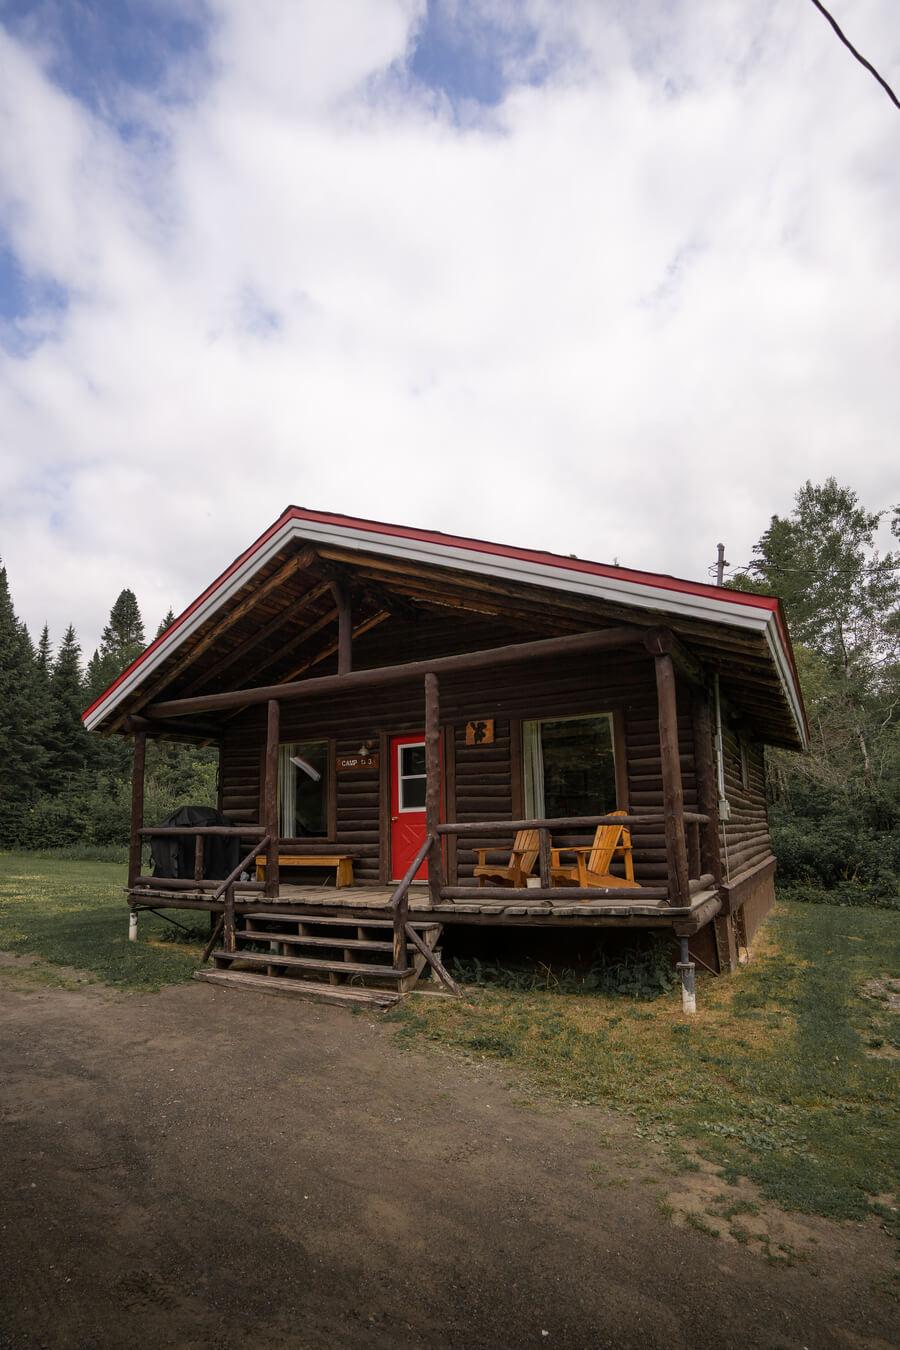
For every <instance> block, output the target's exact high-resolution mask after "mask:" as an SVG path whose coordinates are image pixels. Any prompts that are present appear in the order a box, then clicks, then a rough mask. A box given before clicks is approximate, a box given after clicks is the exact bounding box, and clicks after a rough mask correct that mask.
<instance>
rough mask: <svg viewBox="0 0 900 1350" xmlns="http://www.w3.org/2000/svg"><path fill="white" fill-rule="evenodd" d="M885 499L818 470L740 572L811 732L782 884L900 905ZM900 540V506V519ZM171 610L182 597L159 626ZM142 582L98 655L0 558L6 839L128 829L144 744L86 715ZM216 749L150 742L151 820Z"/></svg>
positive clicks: (893, 611)
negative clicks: (16, 591) (771, 605)
mask: <svg viewBox="0 0 900 1350" xmlns="http://www.w3.org/2000/svg"><path fill="white" fill-rule="evenodd" d="M886 514H887V513H886V512H884V511H873V510H869V509H867V508H866V507H865V506H863V505H862V503H861V502H860V501H859V498H858V497H857V494H856V493H855V492H854V491H853V490H852V489H851V488H849V487H845V486H841V485H840V484H838V482H837V481H836V480H835V479H834V478H829V479H827V480H826V481H825V482H824V483H821V484H813V483H810V482H808V483H806V484H804V486H803V487H802V488H801V489H800V490H799V492H798V493H797V494H796V497H795V501H794V507H793V510H792V511H791V512H790V513H789V514H788V515H786V516H783V517H781V516H777V515H776V516H773V517H772V518H771V520H770V522H769V525H768V527H767V528H766V529H765V530H764V531H763V533H762V535H761V537H760V539H759V542H758V543H757V544H756V546H755V547H754V549H753V557H752V559H751V560H750V562H749V563H748V564H746V565H745V566H744V567H741V568H739V569H737V570H736V572H735V574H734V575H733V576H732V578H731V580H730V581H729V582H728V583H727V584H728V585H730V586H733V587H735V588H738V589H742V590H755V591H762V592H766V593H768V594H774V595H778V596H780V597H781V599H782V601H783V603H784V607H785V611H786V614H787V619H788V624H789V626H790V630H791V634H792V637H793V641H794V648H795V654H796V658H797V664H798V667H799V672H800V679H801V684H802V687H803V693H804V698H805V701H806V708H807V712H808V715H809V724H810V735H811V746H810V749H809V751H808V752H807V753H806V754H803V755H798V754H790V753H788V752H785V751H778V750H769V751H768V752H767V764H768V781H769V795H770V803H769V805H770V818H771V823H772V833H773V838H774V842H775V851H776V854H777V856H778V861H779V877H780V880H781V882H782V884H788V885H789V886H791V887H792V888H793V890H794V892H795V893H796V894H802V895H805V896H806V897H807V898H811V899H812V898H816V897H817V896H821V895H827V896H830V897H832V898H836V897H839V898H845V899H849V900H862V901H867V902H876V903H892V902H893V903H896V897H897V893H898V878H900V716H898V713H900V611H898V554H897V553H896V552H887V553H884V554H882V553H879V550H878V548H877V545H876V536H877V531H878V529H879V527H880V525H881V523H882V520H883V519H884V518H885V516H886ZM892 528H893V531H894V534H895V536H897V537H898V538H900V514H898V511H897V509H896V508H895V510H894V514H893V520H892ZM172 621H173V615H172V613H171V611H170V612H169V613H168V614H167V615H166V617H165V618H164V619H163V621H162V623H161V624H160V625H159V628H158V629H157V635H158V634H159V633H162V632H164V631H165V629H166V628H167V627H168V625H169V624H170V623H171V622H172ZM144 645H145V635H144V625H143V622H142V619H141V614H140V610H139V608H138V604H137V600H136V599H135V596H134V593H133V592H132V591H130V590H127V589H126V590H123V591H122V592H121V593H120V594H119V596H118V598H117V600H116V602H115V604H114V605H113V607H112V609H111V611H110V615H109V621H108V623H107V624H106V626H105V628H104V629H103V633H102V636H101V639H100V644H99V646H98V647H97V650H96V651H95V652H94V653H93V655H92V656H91V658H90V660H89V661H88V662H87V664H86V665H84V664H83V662H82V656H81V649H80V646H79V643H78V638H77V635H76V633H75V630H74V628H72V627H71V626H70V627H69V628H68V629H67V630H66V632H65V634H64V635H63V638H62V641H61V642H60V644H59V646H58V648H57V649H56V650H55V651H54V650H53V648H52V646H51V642H50V636H49V634H48V631H47V629H46V627H45V628H44V630H43V632H42V633H41V636H40V638H39V640H38V642H37V643H36V644H35V643H34V642H33V641H32V639H31V637H30V636H29V633H28V631H27V629H26V627H25V625H24V624H23V623H21V622H20V621H19V620H18V618H17V617H16V613H15V609H14V607H13V601H12V597H11V595H10V591H9V584H8V581H7V576H6V572H5V570H3V569H0V848H13V847H18V848H28V849H36V848H60V847H77V848H79V849H85V848H87V849H92V848H93V849H100V848H109V847H119V848H120V847H121V846H123V845H124V844H125V843H126V841H127V838H128V828H129V806H130V746H129V743H128V742H127V741H125V740H123V739H122V738H120V737H103V736H96V735H88V734H87V733H86V732H85V730H84V728H83V726H82V723H81V713H82V711H83V709H84V708H85V707H86V706H87V705H88V704H90V703H91V702H92V701H93V700H94V699H95V698H96V697H97V696H98V695H99V694H101V693H102V692H103V690H104V689H106V688H107V686H108V685H109V684H111V683H112V681H113V680H114V679H115V678H116V676H117V675H119V674H120V673H121V672H122V671H123V670H124V669H125V667H126V666H128V665H129V664H130V663H131V661H132V660H134V658H135V657H136V656H137V655H138V654H139V653H140V652H141V651H142V650H143V647H144ZM215 761H216V752H215V751H214V750H211V749H195V748H192V747H188V746H176V745H171V744H167V743H165V742H159V741H151V742H150V744H149V746H148V757H147V788H146V809H145V816H146V819H147V820H153V821H158V820H161V819H162V818H163V817H164V816H165V815H166V814H168V812H169V811H170V810H172V809H174V807H175V806H176V805H179V804H182V803H184V802H201V803H202V802H206V803H210V804H212V803H214V802H215V775H216V762H215Z"/></svg>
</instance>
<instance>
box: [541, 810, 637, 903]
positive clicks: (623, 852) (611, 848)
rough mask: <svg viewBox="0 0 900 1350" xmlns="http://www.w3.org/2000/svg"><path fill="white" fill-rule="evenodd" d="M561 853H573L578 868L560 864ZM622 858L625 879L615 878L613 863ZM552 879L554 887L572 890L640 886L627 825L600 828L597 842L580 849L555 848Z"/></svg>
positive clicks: (597, 833)
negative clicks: (577, 888)
mask: <svg viewBox="0 0 900 1350" xmlns="http://www.w3.org/2000/svg"><path fill="white" fill-rule="evenodd" d="M609 814H610V815H611V816H626V815H627V814H628V812H627V811H610V813H609ZM561 853H574V854H575V864H574V865H572V864H571V863H563V862H561V861H560V856H559V855H560V854H561ZM616 855H620V856H621V857H622V859H623V861H624V863H625V877H624V879H623V878H622V877H617V876H613V874H612V873H611V872H610V870H609V869H610V867H611V865H612V860H613V858H614V857H616ZM550 876H551V879H552V881H553V882H554V883H559V882H562V883H563V885H572V886H634V887H637V886H638V882H636V881H635V879H634V863H633V862H632V858H631V833H630V831H629V830H628V829H626V827H625V826H624V825H598V826H597V832H596V834H595V835H594V842H593V843H592V844H588V845H586V846H582V847H578V848H555V849H553V850H552V851H551V854H550Z"/></svg>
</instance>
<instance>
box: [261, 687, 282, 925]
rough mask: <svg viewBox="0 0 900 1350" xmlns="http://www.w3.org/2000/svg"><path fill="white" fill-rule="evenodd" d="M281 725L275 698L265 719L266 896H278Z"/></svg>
mask: <svg viewBox="0 0 900 1350" xmlns="http://www.w3.org/2000/svg"><path fill="white" fill-rule="evenodd" d="M280 725H281V705H280V704H279V702H278V700H277V699H276V698H270V699H269V702H268V716H267V718H266V770H265V815H264V818H263V826H264V828H265V831H266V834H267V835H268V836H269V842H268V845H267V847H266V895H267V896H268V897H269V898H270V899H274V898H275V897H276V896H277V895H278V883H279V876H278V836H279V833H280V831H279V829H278V737H279V733H280Z"/></svg>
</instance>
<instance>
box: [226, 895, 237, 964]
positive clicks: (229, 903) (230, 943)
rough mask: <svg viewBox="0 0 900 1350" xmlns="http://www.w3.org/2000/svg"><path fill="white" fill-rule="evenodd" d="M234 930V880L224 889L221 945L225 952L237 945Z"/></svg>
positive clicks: (231, 950)
mask: <svg viewBox="0 0 900 1350" xmlns="http://www.w3.org/2000/svg"><path fill="white" fill-rule="evenodd" d="M234 932H235V925H234V882H232V883H231V885H230V886H229V887H228V888H227V889H226V891H225V908H224V910H223V911H222V939H223V941H222V945H223V946H224V948H225V950H226V952H233V951H234V950H235V948H236V947H237V940H236V938H235V936H234Z"/></svg>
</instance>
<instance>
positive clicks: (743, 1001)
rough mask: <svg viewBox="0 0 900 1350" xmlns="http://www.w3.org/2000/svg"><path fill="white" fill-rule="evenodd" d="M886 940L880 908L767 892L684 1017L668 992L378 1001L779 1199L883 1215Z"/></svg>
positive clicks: (891, 1128) (893, 1114) (678, 1157)
mask: <svg viewBox="0 0 900 1350" xmlns="http://www.w3.org/2000/svg"><path fill="white" fill-rule="evenodd" d="M898 955H900V918H898V915H897V914H895V913H888V912H884V911H880V910H874V909H850V908H844V907H838V906H833V905H802V904H791V905H788V904H781V905H780V906H779V908H778V910H777V911H776V913H775V914H774V915H773V916H772V917H771V918H770V919H769V921H768V922H767V924H766V925H765V927H764V928H763V930H762V931H761V933H760V934H759V935H758V938H757V941H756V944H755V950H754V958H753V960H752V962H751V964H750V965H749V966H748V967H746V968H744V969H742V970H740V971H739V972H738V973H736V974H735V975H734V976H731V977H728V978H719V979H716V978H714V977H712V976H706V977H702V976H701V978H700V979H699V981H698V984H699V989H698V1009H699V1011H698V1015H697V1016H696V1017H695V1018H692V1019H687V1018H685V1017H684V1016H683V1015H682V1013H681V1009H680V996H679V994H678V993H677V992H672V993H671V994H668V995H665V996H664V997H662V998H659V999H657V1000H656V1001H655V1002H650V1003H646V1002H644V1003H642V1002H636V1001H634V1000H633V999H628V998H626V997H622V996H621V995H620V996H615V995H609V994H592V995H590V996H575V995H572V994H555V993H550V992H548V993H544V992H541V993H522V992H517V991H514V990H510V989H504V988H482V989H477V990H471V989H469V990H467V996H466V999H465V1001H463V1002H461V1003H457V1002H450V1001H446V1002H444V1001H443V1000H442V1001H437V1000H434V1001H426V999H424V998H420V999H413V1000H410V1001H407V1002H406V1003H404V1004H402V1005H401V1006H400V1007H398V1008H397V1009H396V1010H394V1011H392V1012H391V1013H389V1014H388V1017H389V1018H390V1019H391V1020H394V1021H396V1022H397V1023H399V1026H400V1034H401V1035H402V1036H403V1037H409V1038H415V1039H418V1038H422V1037H424V1038H426V1039H428V1040H431V1041H434V1042H438V1043H440V1044H441V1045H444V1046H448V1047H452V1048H453V1049H454V1050H456V1051H460V1052H463V1053H465V1054H468V1055H469V1056H473V1055H477V1056H484V1057H492V1058H497V1059H503V1060H506V1061H507V1062H508V1063H510V1064H512V1065H515V1066H516V1067H518V1068H521V1069H524V1070H525V1071H526V1072H527V1073H528V1074H529V1075H530V1076H531V1078H532V1080H533V1082H534V1083H535V1084H536V1085H537V1086H538V1087H539V1088H541V1089H542V1090H544V1091H546V1092H549V1093H551V1094H554V1095H556V1096H557V1097H559V1098H563V1099H566V1100H569V1101H575V1102H587V1103H597V1104H600V1105H603V1106H606V1107H611V1108H613V1109H615V1110H618V1111H622V1112H627V1113H629V1114H630V1115H631V1116H632V1117H633V1118H634V1120H635V1122H636V1128H637V1131H638V1133H639V1134H640V1135H642V1136H644V1137H648V1138H652V1139H655V1140H658V1141H661V1142H662V1143H663V1144H664V1145H665V1146H666V1147H667V1148H668V1149H669V1151H670V1153H671V1154H672V1156H673V1159H674V1160H675V1161H678V1162H680V1163H681V1164H682V1165H687V1166H690V1165H691V1161H690V1153H691V1152H693V1153H695V1154H698V1155H699V1156H700V1157H702V1158H706V1159H708V1160H709V1161H710V1162H713V1163H716V1164H718V1165H719V1166H720V1167H722V1168H723V1169H724V1173H725V1176H726V1178H728V1179H731V1180H736V1179H737V1178H738V1177H739V1176H744V1177H747V1178H749V1179H750V1181H752V1182H754V1183H755V1184H756V1185H757V1186H758V1187H759V1188H760V1190H761V1192H762V1193H763V1195H764V1196H766V1197H767V1198H769V1199H771V1200H774V1201H775V1202H777V1203H778V1204H779V1205H780V1206H781V1207H782V1208H784V1209H792V1210H798V1211H801V1212H805V1213H810V1214H821V1215H827V1216H830V1217H833V1218H840V1219H861V1218H864V1217H865V1216H866V1215H867V1214H868V1213H869V1212H870V1210H871V1209H872V1208H874V1209H875V1210H876V1212H878V1213H879V1214H881V1215H882V1217H883V1218H884V1219H885V1220H890V1218H891V1215H890V1212H889V1204H890V1203H891V1201H890V1197H891V1196H893V1195H895V1194H896V1187H897V1168H898V1163H900V1136H898V1128H897V1126H898V1111H897V1068H898V1060H900V1056H898V1053H897V1052H898V1047H900V1026H898V1016H897V1013H896V1011H892V1010H891V1008H890V1003H889V999H888V995H887V991H886V990H884V988H883V987H882V986H881V985H880V984H879V983H877V982H878V981H881V980H882V979H883V978H884V977H886V976H896V975H897V974H898ZM872 981H875V982H876V983H874V984H873V983H871V982H872ZM895 987H896V986H895ZM867 991H868V992H867ZM686 1145H687V1149H686V1148H685V1146H686ZM696 1165H697V1164H696V1163H694V1166H696Z"/></svg>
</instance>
